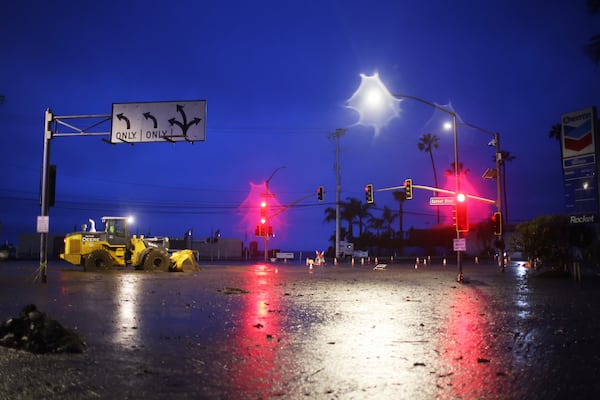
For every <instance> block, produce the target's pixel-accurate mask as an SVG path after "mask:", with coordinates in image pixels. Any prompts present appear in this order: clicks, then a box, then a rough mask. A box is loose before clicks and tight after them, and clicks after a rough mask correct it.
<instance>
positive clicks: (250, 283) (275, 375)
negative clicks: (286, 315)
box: [229, 265, 285, 398]
mask: <svg viewBox="0 0 600 400" xmlns="http://www.w3.org/2000/svg"><path fill="white" fill-rule="evenodd" d="M278 280H279V279H278V275H277V268H276V267H272V266H265V265H255V266H252V267H250V270H249V276H248V279H247V281H246V283H245V285H246V286H245V287H244V289H245V290H247V291H248V293H246V294H243V295H241V296H242V302H243V303H242V305H241V310H240V321H239V329H236V331H235V332H234V335H235V337H234V338H233V348H232V349H231V351H232V352H234V354H235V359H236V360H237V363H236V364H235V365H231V371H230V372H231V373H230V374H229V379H230V380H231V382H230V385H231V387H232V388H233V389H234V393H235V392H236V391H237V392H238V393H245V394H255V395H256V398H266V397H269V395H276V393H271V392H272V391H273V390H276V389H273V388H274V387H276V385H275V383H276V382H280V381H281V377H282V373H283V372H282V371H283V370H285V360H281V357H279V348H280V345H281V343H280V342H281V337H280V333H281V325H282V323H281V312H282V311H281V308H280V307H281V303H280V297H281V293H279V292H278V290H277V283H278Z"/></svg>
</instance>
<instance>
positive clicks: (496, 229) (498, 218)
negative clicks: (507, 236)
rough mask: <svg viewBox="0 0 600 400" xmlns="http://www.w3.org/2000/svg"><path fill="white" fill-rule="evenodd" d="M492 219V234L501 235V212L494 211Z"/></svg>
mask: <svg viewBox="0 0 600 400" xmlns="http://www.w3.org/2000/svg"><path fill="white" fill-rule="evenodd" d="M492 221H493V222H494V235H496V236H502V213H501V212H500V211H496V212H495V213H494V216H493V217H492Z"/></svg>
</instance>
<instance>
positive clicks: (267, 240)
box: [264, 173, 274, 263]
mask: <svg viewBox="0 0 600 400" xmlns="http://www.w3.org/2000/svg"><path fill="white" fill-rule="evenodd" d="M273 174H274V173H273ZM272 177H273V175H271V178H272ZM271 178H269V179H267V180H266V181H265V189H266V191H267V195H266V196H265V203H266V205H265V215H266V216H265V232H264V234H265V236H264V238H265V257H264V258H265V263H266V262H267V261H268V257H269V222H270V221H269V180H271Z"/></svg>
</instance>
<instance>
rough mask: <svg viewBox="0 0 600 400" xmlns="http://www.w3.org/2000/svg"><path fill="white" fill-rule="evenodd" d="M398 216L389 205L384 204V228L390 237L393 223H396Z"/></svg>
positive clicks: (382, 216) (382, 217)
mask: <svg viewBox="0 0 600 400" xmlns="http://www.w3.org/2000/svg"><path fill="white" fill-rule="evenodd" d="M396 217H397V214H396V213H395V212H393V211H392V209H391V208H389V207H388V206H383V212H382V215H381V219H382V220H383V228H384V229H385V231H386V232H387V234H388V236H389V237H390V238H391V237H392V224H393V223H394V220H395V219H396Z"/></svg>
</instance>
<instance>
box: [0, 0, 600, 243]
mask: <svg viewBox="0 0 600 400" xmlns="http://www.w3.org/2000/svg"><path fill="white" fill-rule="evenodd" d="M599 33H600V15H596V16H592V15H590V14H589V12H588V9H587V7H586V2H585V0H577V1H567V0H563V1H541V0H539V1H538V0H534V1H517V0H508V1H494V2H491V1H475V0H472V1H466V0H458V1H450V2H449V1H417V0H415V1H377V0H374V1H369V2H365V1H353V0H350V1H332V0H320V1H281V0H278V1H252V2H248V1H214V2H208V1H177V0H172V1H141V0H140V1H112V0H106V1H103V2H92V1H65V0H57V1H38V0H34V1H29V2H17V1H11V2H3V4H2V6H0V60H1V62H0V96H3V97H2V102H1V103H0V148H1V149H2V157H1V158H0V170H1V171H2V173H1V178H0V224H1V227H2V228H1V229H2V230H1V232H0V240H1V241H2V242H4V241H5V240H9V241H10V242H13V243H16V242H17V241H18V235H19V233H34V232H35V229H36V216H37V215H39V214H40V207H39V200H38V199H39V181H40V166H41V164H42V153H43V152H42V146H43V126H44V112H45V110H46V109H47V108H50V109H51V110H52V111H53V112H54V114H55V115H58V116H65V115H91V114H110V113H111V110H112V104H113V103H127V102H156V101H183V100H206V102H207V117H206V140H205V141H204V142H196V143H194V144H189V143H176V144H171V143H166V142H165V143H141V144H136V145H134V146H129V145H127V144H118V145H110V144H107V143H105V142H103V141H102V140H101V137H98V136H95V137H76V138H71V137H68V138H67V137H58V138H54V139H53V140H52V142H51V143H52V146H51V163H52V164H55V165H56V166H57V187H56V191H57V192H56V206H55V207H53V208H52V209H51V210H50V233H56V234H64V233H66V232H69V231H71V230H73V228H74V227H78V228H79V227H80V226H81V224H83V223H86V222H87V220H88V218H94V219H95V220H96V221H97V222H99V220H100V218H101V217H102V216H104V215H129V214H133V215H135V218H136V221H137V222H136V229H137V231H138V232H139V233H144V234H152V235H169V236H176V237H177V236H178V237H181V236H183V234H184V232H185V231H187V230H188V229H193V233H194V237H196V238H202V237H208V236H210V235H211V234H212V233H214V232H215V231H217V230H219V231H220V233H221V236H222V237H228V238H241V239H243V240H244V241H245V243H246V244H247V243H248V242H249V241H251V240H255V239H256V238H255V236H254V226H255V225H256V224H257V222H258V214H259V212H258V208H256V207H257V206H258V202H259V197H260V194H261V193H262V191H264V182H265V180H266V179H268V178H269V177H271V176H272V179H271V180H270V185H269V188H270V190H271V192H272V193H273V194H274V196H275V197H276V203H277V204H279V205H281V206H287V205H292V206H291V207H289V208H286V209H285V211H283V212H281V214H279V215H278V216H277V217H275V218H274V219H273V225H274V230H275V234H276V235H277V236H276V238H274V239H273V240H272V241H271V243H270V247H271V248H280V249H282V250H317V249H319V250H325V249H326V248H327V246H328V245H329V244H330V242H329V238H330V237H331V236H332V235H333V234H334V229H335V226H334V223H324V221H323V220H324V216H325V213H324V210H325V208H326V207H334V205H335V170H334V165H335V148H336V147H335V140H333V139H331V138H330V135H331V133H332V132H334V131H335V130H336V129H337V128H345V129H347V131H346V134H345V135H344V136H343V137H342V138H341V141H340V143H341V159H340V162H341V176H342V199H346V198H348V197H355V198H357V199H359V200H361V201H364V187H365V185H366V184H367V183H372V184H374V186H375V188H384V187H391V186H397V185H402V182H403V181H404V179H406V178H412V179H413V182H414V184H418V185H431V186H432V185H433V172H432V168H431V161H430V158H429V155H428V154H427V153H425V152H422V151H419V149H418V147H417V143H418V141H419V138H420V137H421V136H422V135H423V134H425V133H431V134H435V135H436V136H438V137H439V138H440V142H439V148H437V149H435V150H434V160H435V163H436V168H437V173H438V178H439V181H440V186H442V187H445V188H452V184H453V183H452V182H453V181H452V180H448V179H447V178H446V176H445V171H446V170H447V169H449V168H450V165H451V163H452V162H453V160H454V158H453V157H454V153H453V140H452V133H451V131H450V132H448V131H444V130H443V129H441V126H442V124H443V122H445V120H447V115H445V114H444V113H440V112H439V111H437V112H436V111H435V110H434V109H433V108H430V107H427V106H424V105H423V104H420V103H419V102H415V101H411V100H404V101H402V102H401V103H400V114H399V116H398V117H397V118H395V119H393V120H392V121H390V123H389V124H387V125H386V126H383V127H381V128H380V129H379V130H374V129H373V128H371V127H364V126H360V125H357V121H358V119H359V115H358V114H357V112H355V111H354V110H353V109H351V108H349V107H348V103H347V101H348V99H349V98H350V97H351V96H352V95H353V93H354V92H355V91H356V89H357V88H358V86H359V84H360V82H361V78H360V75H361V74H366V75H373V74H375V73H377V74H379V77H380V78H381V80H382V81H383V83H384V84H385V85H386V86H387V88H388V89H389V90H390V92H392V93H394V94H408V95H411V96H416V97H419V98H422V99H425V100H427V101H429V102H432V103H435V104H439V105H443V106H448V107H450V106H451V107H452V109H453V110H455V111H456V113H457V114H458V115H459V117H460V119H461V121H464V122H468V123H471V124H475V125H477V126H479V127H482V128H484V129H485V130H488V131H491V132H495V131H498V132H500V138H501V146H502V149H503V150H506V151H508V152H510V154H511V155H512V156H514V160H512V161H510V162H509V163H507V166H506V170H507V186H508V207H509V214H508V218H509V222H510V223H513V224H514V223H519V222H522V221H526V220H528V219H531V218H534V217H536V216H539V215H545V214H553V213H562V212H564V201H563V200H564V195H563V185H562V175H561V161H560V147H559V143H558V141H556V140H554V139H550V138H549V137H548V132H549V130H550V128H551V127H552V125H554V124H557V123H559V122H560V116H561V114H563V113H567V112H571V111H576V110H579V109H583V108H587V107H590V106H595V105H597V104H598V103H599V101H598V93H600V79H599V78H600V69H599V66H598V65H595V64H594V62H593V61H592V60H591V59H590V58H589V57H588V56H587V55H586V54H585V45H586V44H587V43H588V40H589V38H590V37H591V36H592V35H594V34H599ZM109 129H110V128H109ZM458 137H459V139H458V143H459V160H460V162H462V163H463V164H464V166H465V168H468V169H469V172H468V174H467V180H468V184H467V185H466V186H465V187H468V188H469V190H471V191H472V193H473V194H477V195H479V196H483V197H487V198H495V196H496V186H495V182H494V181H490V180H484V179H482V178H481V175H482V174H483V171H484V170H485V169H486V168H490V167H494V164H493V155H494V153H493V148H492V147H488V146H487V143H488V142H489V139H490V137H488V136H487V135H486V134H483V133H482V132H479V131H476V130H473V129H470V128H466V127H464V126H459V131H458ZM282 166H285V168H281V169H279V168H280V167H282ZM274 171H276V172H275V174H274V175H272V174H273V172H274ZM320 185H323V186H324V187H325V199H324V201H322V202H319V201H318V200H317V195H316V192H317V188H318V186H320ZM430 196H431V193H429V192H425V191H415V194H414V198H413V200H411V201H409V202H407V203H405V206H404V210H405V213H406V214H405V219H404V225H405V229H408V228H409V227H411V226H412V227H415V228H427V227H431V226H434V225H435V223H436V211H435V209H433V208H432V207H431V206H429V197H430ZM302 198H304V199H303V200H300V201H299V199H302ZM375 202H376V204H375V206H376V208H375V209H374V211H373V212H374V213H375V214H379V213H380V212H381V210H382V209H383V207H384V206H386V205H387V206H388V207H390V208H391V209H393V210H397V209H398V203H397V202H396V201H394V199H393V196H392V193H391V192H378V193H376V194H375ZM278 210H279V208H278ZM493 211H494V208H493V207H492V206H484V205H481V206H478V207H476V208H474V210H473V212H471V213H470V219H471V222H472V223H476V222H478V221H480V220H482V219H486V218H489V216H490V215H491V214H492V213H493ZM448 212H449V210H444V213H445V214H447V213H448ZM444 223H450V222H449V221H448V220H447V218H446V219H444ZM397 224H398V222H397V221H396V222H395V223H394V225H395V226H396V229H397ZM259 242H261V241H259ZM261 248H262V244H261Z"/></svg>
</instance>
